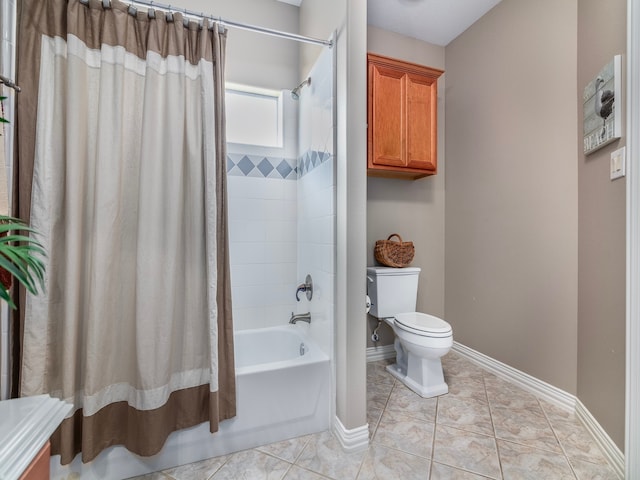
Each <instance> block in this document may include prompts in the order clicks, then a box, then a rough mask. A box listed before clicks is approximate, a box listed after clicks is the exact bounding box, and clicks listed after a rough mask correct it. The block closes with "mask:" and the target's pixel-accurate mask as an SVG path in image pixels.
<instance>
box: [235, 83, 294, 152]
mask: <svg viewBox="0 0 640 480" xmlns="http://www.w3.org/2000/svg"><path fill="white" fill-rule="evenodd" d="M228 92H233V93H235V94H239V95H245V96H247V97H252V96H255V97H258V98H269V99H274V100H275V101H276V105H277V107H276V108H277V125H276V130H277V131H276V138H275V141H274V143H272V144H264V143H258V142H252V143H246V142H234V141H228V143H232V144H235V145H252V146H256V147H266V148H280V149H281V148H284V107H283V103H284V102H283V94H282V91H281V90H271V89H267V88H260V87H255V86H252V85H243V84H239V83H232V82H226V83H225V93H228ZM227 114H228V110H227ZM228 134H229V132H228V130H227V138H229V136H228Z"/></svg>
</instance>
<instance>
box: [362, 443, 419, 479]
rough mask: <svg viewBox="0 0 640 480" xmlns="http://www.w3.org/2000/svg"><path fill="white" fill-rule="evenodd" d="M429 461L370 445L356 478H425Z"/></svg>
mask: <svg viewBox="0 0 640 480" xmlns="http://www.w3.org/2000/svg"><path fill="white" fill-rule="evenodd" d="M429 467H430V462H429V460H427V459H426V458H422V457H416V456H415V455H409V454H407V453H404V452H400V451H398V450H393V449H390V448H387V447H384V446H382V445H372V446H371V448H369V451H368V452H367V455H366V456H365V458H364V462H363V463H362V467H361V468H360V473H359V474H358V480H383V479H384V480H426V479H427V478H429Z"/></svg>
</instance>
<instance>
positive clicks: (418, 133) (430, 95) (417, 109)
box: [405, 74, 438, 173]
mask: <svg viewBox="0 0 640 480" xmlns="http://www.w3.org/2000/svg"><path fill="white" fill-rule="evenodd" d="M405 78H406V85H407V86H406V93H407V94H406V99H407V102H406V108H407V116H406V118H407V119H406V123H407V130H406V132H407V135H406V138H407V140H406V141H407V156H406V160H407V161H406V164H407V167H409V168H417V169H420V170H428V171H430V172H433V173H435V172H436V169H437V129H436V128H435V126H436V110H437V108H438V100H437V93H436V85H435V83H434V80H433V79H432V78H430V77H425V76H419V75H415V74H407V75H406V77H405Z"/></svg>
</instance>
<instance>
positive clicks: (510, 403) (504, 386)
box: [484, 376, 541, 410]
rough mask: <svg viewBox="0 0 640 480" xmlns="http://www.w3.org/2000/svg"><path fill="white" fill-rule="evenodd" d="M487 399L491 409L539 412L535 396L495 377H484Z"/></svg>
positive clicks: (538, 404)
mask: <svg viewBox="0 0 640 480" xmlns="http://www.w3.org/2000/svg"><path fill="white" fill-rule="evenodd" d="M484 384H485V387H486V390H487V398H488V400H489V404H490V405H491V406H492V407H503V408H514V409H524V408H533V409H536V410H541V408H540V403H539V402H538V399H537V398H536V397H535V395H532V394H530V393H529V392H526V391H524V390H522V389H521V388H518V387H516V386H515V385H513V384H511V383H509V382H507V381H506V380H502V379H501V378H497V377H495V376H490V377H485V379H484Z"/></svg>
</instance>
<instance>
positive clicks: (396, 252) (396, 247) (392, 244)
mask: <svg viewBox="0 0 640 480" xmlns="http://www.w3.org/2000/svg"><path fill="white" fill-rule="evenodd" d="M393 237H398V241H395V240H394V241H392V240H391V239H392V238H393ZM374 253H375V257H376V260H377V261H378V262H379V263H381V264H382V265H386V266H387V267H396V268H402V267H407V266H409V264H410V263H411V261H412V260H413V255H414V254H415V248H414V247H413V242H403V241H402V237H401V236H400V235H398V234H397V233H392V234H391V235H389V237H388V238H387V239H386V240H378V241H377V242H376V247H375V250H374Z"/></svg>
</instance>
